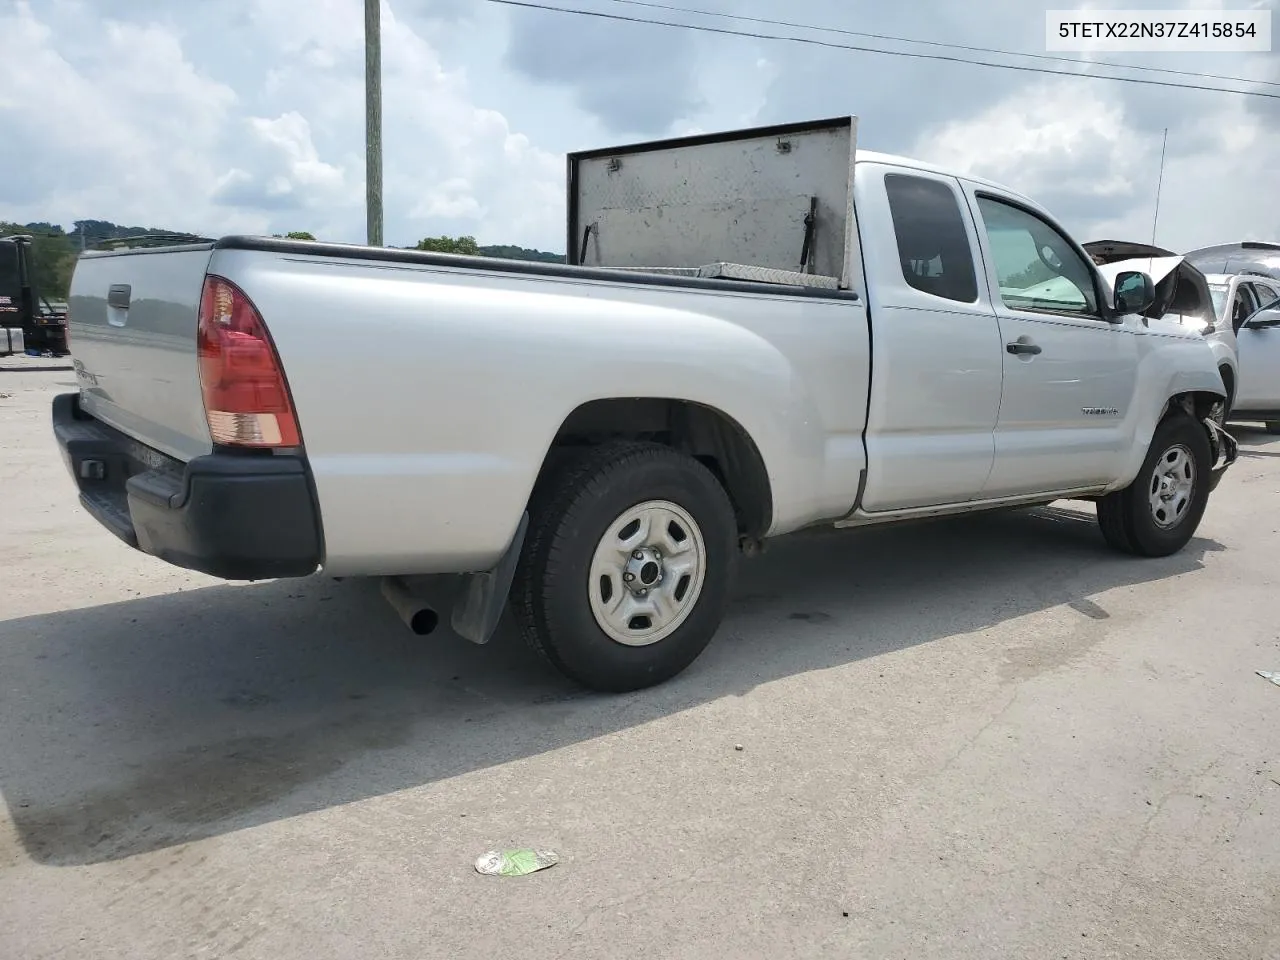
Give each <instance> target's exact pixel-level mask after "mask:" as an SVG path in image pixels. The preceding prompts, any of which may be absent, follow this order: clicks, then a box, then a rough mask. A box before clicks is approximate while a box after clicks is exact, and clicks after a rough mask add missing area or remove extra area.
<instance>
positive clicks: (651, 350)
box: [53, 118, 1235, 690]
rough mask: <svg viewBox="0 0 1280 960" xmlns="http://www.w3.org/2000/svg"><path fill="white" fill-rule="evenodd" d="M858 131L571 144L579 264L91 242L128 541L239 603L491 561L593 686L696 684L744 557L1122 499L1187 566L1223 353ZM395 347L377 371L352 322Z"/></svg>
mask: <svg viewBox="0 0 1280 960" xmlns="http://www.w3.org/2000/svg"><path fill="white" fill-rule="evenodd" d="M856 129H857V126H856V121H855V120H854V119H853V118H842V119H837V120H830V121H821V122H816V123H809V124H797V125H789V126H785V127H774V128H764V129H755V130H747V131H739V132H735V133H730V134H722V135H714V136H705V137H694V138H687V139H682V140H673V141H663V142H659V143H650V144H643V145H638V146H629V147H620V148H616V149H609V150H598V151H591V152H587V153H580V154H572V155H570V157H569V196H568V205H569V218H568V220H569V222H568V248H569V261H570V263H569V264H567V265H559V264H531V263H517V262H508V261H497V260H486V259H480V258H470V257H458V256H450V255H443V254H432V253H421V252H414V251H406V250H393V249H371V248H366V247H360V246H347V245H339V244H327V243H308V242H296V241H287V240H278V239H265V238H255V237H226V238H223V239H221V240H218V241H216V242H212V243H202V244H188V245H184V246H181V247H176V248H172V249H167V250H165V249H159V250H156V249H150V250H141V251H117V252H109V253H89V254H86V255H85V256H83V257H82V258H81V260H80V262H79V264H78V266H77V268H76V271H75V276H74V280H73V284H72V292H71V318H72V329H73V334H74V335H73V337H72V340H71V342H72V344H73V352H74V360H75V367H76V371H77V375H78V377H79V383H80V389H79V391H78V392H77V393H71V394H64V395H62V396H59V397H58V398H56V400H55V402H54V408H53V428H54V432H55V434H56V436H57V439H58V442H59V444H60V446H61V449H62V451H63V454H64V457H65V460H66V463H67V465H68V467H69V469H70V472H71V475H72V477H73V478H74V479H75V482H76V483H77V485H78V486H79V490H80V499H81V502H82V503H83V504H84V506H85V507H86V508H87V509H88V510H89V511H90V512H91V513H92V514H93V515H94V516H95V517H97V518H98V519H99V520H100V521H101V522H102V523H103V525H105V526H106V527H107V528H108V529H110V530H112V531H113V532H114V533H115V534H117V535H118V536H119V537H120V538H121V539H123V540H124V541H125V542H126V543H128V544H130V545H132V546H135V547H137V548H139V549H141V550H144V551H146V552H147V553H150V554H153V555H154V556H157V557H159V558H161V559H163V560H167V561H169V562H170V563H174V564H178V565H180V566H184V567H189V568H192V569H196V570H202V571H205V572H207V573H210V574H213V575H214V576H218V577H222V578H226V579H261V578H273V577H293V576H306V575H310V574H313V573H317V572H321V573H323V574H326V575H330V576H336V575H348V576H350V575H369V576H380V577H383V578H385V579H384V587H385V592H386V593H387V595H388V597H389V599H390V600H391V601H392V602H393V604H394V605H395V606H396V607H397V609H398V610H399V611H400V612H401V614H402V616H403V617H404V619H405V620H406V622H408V623H409V624H410V625H411V626H413V627H414V628H415V629H417V630H419V631H420V632H425V631H427V630H429V629H431V628H432V627H433V626H434V625H435V620H436V615H435V613H434V611H433V610H432V609H430V608H429V607H428V606H427V605H426V602H425V601H423V600H422V599H421V598H419V597H416V596H415V595H414V594H413V592H412V591H411V590H410V589H409V584H410V581H407V580H406V579H405V577H406V576H408V575H416V574H457V575H460V584H459V587H460V589H459V591H458V600H457V603H456V605H455V606H454V608H453V610H452V618H451V622H452V626H453V628H454V630H455V631H456V632H457V633H459V634H461V635H463V636H465V637H467V638H468V639H471V640H473V641H475V642H480V643H483V642H485V641H486V640H488V639H489V636H490V635H491V633H492V631H493V628H494V625H495V623H496V621H497V619H498V615H499V613H500V612H501V610H502V609H503V606H504V604H505V603H507V602H508V601H509V604H510V607H511V609H512V610H513V611H514V614H515V617H516V619H517V620H518V622H519V624H520V626H521V628H522V630H523V633H524V635H525V637H526V638H527V639H528V640H529V642H530V643H531V644H532V645H533V646H534V647H535V648H536V649H538V650H539V651H540V652H541V653H543V654H544V655H545V656H546V657H547V658H548V659H549V660H550V661H551V663H553V664H554V665H555V666H557V667H558V668H560V669H561V670H562V671H564V672H565V673H566V674H568V675H569V676H571V677H573V678H575V679H576V680H578V681H579V682H581V683H583V684H586V685H588V686H591V687H594V688H597V689H602V690H627V689H635V688H639V687H643V686H646V685H649V684H653V683H657V682H660V681H662V680H664V679H667V678H669V677H671V676H673V675H675V674H677V673H679V672H680V671H681V670H683V669H684V668H685V667H686V666H688V665H689V664H690V663H691V662H692V661H693V660H694V659H695V658H696V657H697V656H698V654H699V653H700V652H701V651H702V650H703V648H704V647H705V646H706V644H707V643H708V642H709V641H710V639H711V637H712V635H713V634H714V633H715V632H716V629H717V627H718V626H719V624H720V621H721V618H722V615H723V613H724V610H725V606H726V603H727V600H728V597H729V589H730V584H731V581H732V577H733V572H734V568H735V563H736V559H737V556H738V554H739V553H742V552H746V553H752V552H754V551H755V550H756V549H757V548H758V547H759V545H760V544H761V542H762V541H764V540H766V539H767V538H770V537H776V536H779V535H782V534H786V533H789V532H791V531H795V530H799V529H801V528H804V527H811V526H816V525H835V526H840V527H856V526H860V525H864V524H873V523H884V522H891V521H897V520H907V519H912V518H919V517H926V516H935V515H943V514H952V513H958V512H964V511H973V510H985V509H991V508H999V507H1007V506H1011V505H1022V504H1039V503H1047V502H1051V501H1053V500H1056V499H1060V498H1075V499H1085V500H1095V501H1096V502H1097V504H1098V516H1099V520H1100V523H1101V528H1102V533H1103V535H1104V536H1105V539H1106V540H1107V542H1108V543H1110V544H1111V545H1112V546H1113V547H1115V548H1117V549H1119V550H1123V551H1126V552H1129V553H1133V554H1138V555H1142V556H1161V555H1166V554H1169V553H1172V552H1174V551H1177V550H1179V549H1180V548H1181V547H1182V546H1183V545H1184V544H1186V543H1187V541H1188V540H1189V539H1190V538H1191V536H1192V535H1193V533H1194V532H1195V530H1196V527H1197V525H1198V524H1199V523H1200V519H1201V516H1202V514H1203V512H1204V510H1205V505H1206V502H1207V500H1208V497H1209V493H1210V491H1211V490H1212V489H1213V487H1214V485H1215V484H1216V483H1217V481H1218V479H1219V478H1220V475H1221V472H1222V470H1224V469H1226V467H1227V466H1228V465H1229V464H1230V463H1231V461H1232V460H1233V459H1234V457H1235V444H1234V442H1233V441H1232V440H1231V438H1230V437H1229V436H1227V435H1226V434H1225V433H1223V432H1222V431H1221V430H1220V429H1218V427H1217V426H1216V424H1215V423H1214V422H1213V421H1212V420H1211V419H1210V416H1209V414H1210V411H1211V409H1212V408H1213V406H1214V405H1215V404H1218V403H1221V402H1222V401H1223V399H1224V391H1223V383H1222V379H1221V377H1220V376H1219V374H1218V369H1217V367H1216V365H1215V363H1214V359H1213V355H1212V353H1211V352H1210V349H1209V347H1208V345H1207V344H1206V343H1205V341H1204V339H1203V338H1202V337H1200V336H1199V335H1198V334H1197V333H1195V332H1194V331H1189V330H1187V329H1186V328H1184V327H1181V326H1179V325H1176V324H1161V323H1159V322H1152V321H1149V320H1146V319H1144V318H1143V317H1142V316H1141V312H1142V311H1143V310H1144V309H1145V308H1146V307H1148V306H1149V305H1150V303H1151V300H1152V296H1153V288H1152V283H1151V280H1150V278H1149V277H1147V276H1146V275H1144V274H1142V273H1127V274H1122V275H1120V276H1118V277H1117V278H1116V290H1115V293H1114V294H1112V293H1111V291H1110V288H1109V286H1108V284H1107V283H1105V282H1104V281H1103V279H1102V278H1101V276H1100V275H1099V273H1098V271H1097V270H1096V269H1095V266H1094V264H1093V263H1092V262H1091V261H1090V259H1089V257H1088V256H1087V255H1086V254H1085V252H1084V251H1083V249H1082V248H1081V247H1080V245H1079V244H1078V243H1076V242H1075V241H1074V240H1072V239H1071V238H1070V237H1069V236H1068V235H1067V233H1066V231H1064V230H1063V229H1062V228H1061V227H1060V226H1059V225H1058V224H1057V222H1056V221H1055V220H1054V218H1053V217H1052V216H1050V215H1049V214H1048V213H1047V212H1046V211H1045V210H1043V209H1042V208H1041V207H1039V206H1038V205H1037V204H1035V203H1034V202H1033V201H1031V200H1029V199H1027V198H1026V197H1023V196H1020V195H1019V194H1016V193H1014V192H1012V191H1010V190H1008V189H1006V188H1004V187H1000V186H998V185H996V184H993V183H988V182H985V181H981V180H977V179H974V178H970V177H965V176H957V175H955V174H953V173H949V172H948V171H945V170H941V169H938V168H935V167H932V166H929V165H926V164H922V163H917V162H915V161H911V160H904V159H900V158H894V157H888V156H882V155H878V154H868V153H858V152H857V151H856V150H855V144H856ZM353 325H354V326H357V327H361V328H365V329H367V330H368V332H369V334H370V336H372V337H375V338H376V339H377V340H378V341H379V342H384V343H391V344H394V345H395V348H394V349H393V350H390V351H380V352H379V353H377V354H376V355H369V356H367V357H366V356H352V355H350V354H348V353H347V352H345V351H342V350H339V349H337V348H336V347H335V345H336V344H339V343H343V342H345V340H346V339H348V333H347V332H348V331H350V329H351V328H352V326H353Z"/></svg>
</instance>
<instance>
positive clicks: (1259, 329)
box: [1232, 283, 1280, 419]
mask: <svg viewBox="0 0 1280 960" xmlns="http://www.w3.org/2000/svg"><path fill="white" fill-rule="evenodd" d="M1237 304H1238V305H1239V312H1240V313H1241V314H1242V317H1241V319H1242V323H1241V326H1240V328H1239V330H1237V331H1236V348H1237V350H1238V351H1239V356H1240V383H1239V384H1238V386H1237V387H1236V399H1235V409H1236V410H1237V411H1239V412H1240V413H1245V412H1249V411H1253V412H1258V413H1269V414H1280V325H1277V326H1271V325H1270V324H1271V323H1272V322H1278V323H1280V299H1278V298H1277V296H1276V294H1275V291H1273V290H1272V289H1271V287H1270V286H1269V285H1266V286H1264V285H1263V284H1261V283H1258V284H1253V283H1241V284H1240V286H1239V289H1238V291H1237V293H1236V298H1235V302H1234V303H1233V304H1232V306H1233V307H1235V306H1236V305H1237ZM1278 419H1280V418H1278Z"/></svg>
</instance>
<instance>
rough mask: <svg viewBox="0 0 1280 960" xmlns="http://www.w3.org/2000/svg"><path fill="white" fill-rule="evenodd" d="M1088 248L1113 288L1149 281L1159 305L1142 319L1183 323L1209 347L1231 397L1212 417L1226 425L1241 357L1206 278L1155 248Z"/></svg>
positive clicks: (1109, 244)
mask: <svg viewBox="0 0 1280 960" xmlns="http://www.w3.org/2000/svg"><path fill="white" fill-rule="evenodd" d="M1084 248H1085V250H1086V251H1087V252H1088V253H1089V256H1090V257H1092V258H1093V262H1094V263H1096V264H1098V269H1099V270H1100V271H1101V273H1102V275H1103V277H1104V278H1105V279H1106V280H1107V282H1108V283H1109V284H1113V285H1114V283H1115V279H1116V277H1117V276H1119V275H1120V274H1122V273H1126V272H1130V271H1134V270H1140V271H1143V272H1145V273H1147V274H1148V275H1149V276H1150V277H1151V280H1152V282H1153V283H1154V284H1155V299H1154V300H1153V301H1152V303H1151V305H1150V306H1149V307H1147V309H1146V310H1144V311H1143V312H1142V315H1143V316H1144V317H1146V318H1148V319H1152V320H1167V321H1173V322H1175V323H1179V324H1181V325H1182V326H1184V327H1186V328H1187V329H1189V330H1194V331H1195V332H1197V333H1199V334H1200V335H1201V336H1203V337H1204V338H1205V339H1206V340H1208V341H1209V348H1210V349H1211V350H1212V351H1213V357H1214V362H1215V363H1216V364H1217V365H1218V373H1219V375H1220V376H1221V377H1222V383H1223V386H1224V387H1225V388H1226V393H1227V399H1226V400H1225V401H1224V402H1223V403H1222V404H1221V405H1220V406H1219V407H1218V408H1217V409H1216V410H1215V411H1214V419H1215V420H1216V421H1217V422H1218V423H1219V424H1220V425H1224V424H1225V423H1226V422H1227V417H1228V411H1229V408H1230V406H1231V404H1232V402H1233V399H1234V397H1235V385H1236V384H1237V383H1239V380H1240V371H1239V357H1238V355H1237V351H1236V337H1235V333H1234V332H1233V331H1232V329H1231V325H1230V324H1226V323H1220V322H1219V313H1220V310H1219V307H1218V304H1217V300H1216V299H1215V294H1214V292H1213V290H1212V288H1211V287H1210V284H1209V281H1208V278H1207V277H1205V275H1204V274H1203V273H1201V272H1200V270H1199V269H1197V268H1196V267H1195V266H1193V265H1192V264H1190V263H1188V262H1187V260H1186V258H1185V257H1183V256H1182V255H1180V254H1177V253H1174V252H1173V251H1171V250H1165V249H1163V248H1161V247H1156V246H1152V245H1151V244H1146V243H1134V242H1130V241H1118V240H1096V241H1094V242H1092V243H1086V244H1085V245H1084Z"/></svg>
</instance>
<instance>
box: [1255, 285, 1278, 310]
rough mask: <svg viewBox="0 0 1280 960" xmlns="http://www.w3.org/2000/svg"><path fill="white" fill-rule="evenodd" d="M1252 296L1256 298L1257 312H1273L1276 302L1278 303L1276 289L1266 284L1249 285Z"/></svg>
mask: <svg viewBox="0 0 1280 960" xmlns="http://www.w3.org/2000/svg"><path fill="white" fill-rule="evenodd" d="M1249 286H1251V287H1253V293H1254V296H1255V297H1256V298H1257V301H1258V305H1257V309H1259V310H1274V309H1275V307H1276V305H1277V302H1280V293H1277V292H1276V288H1275V287H1272V286H1271V285H1270V284H1267V283H1251V284H1249Z"/></svg>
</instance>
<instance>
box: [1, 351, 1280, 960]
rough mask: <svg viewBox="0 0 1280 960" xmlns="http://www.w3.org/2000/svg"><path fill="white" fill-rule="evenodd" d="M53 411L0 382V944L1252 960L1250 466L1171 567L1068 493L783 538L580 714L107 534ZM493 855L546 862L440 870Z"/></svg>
mask: <svg viewBox="0 0 1280 960" xmlns="http://www.w3.org/2000/svg"><path fill="white" fill-rule="evenodd" d="M73 386H74V385H73V383H72V381H71V377H70V375H69V374H66V373H60V372H56V371H52V372H50V371H43V372H20V373H14V372H12V371H11V369H10V368H8V367H6V368H5V369H4V370H0V394H7V396H0V451H2V456H0V491H2V492H3V502H4V507H3V509H4V511H5V513H4V520H3V523H2V524H0V731H3V736H0V797H2V799H3V804H2V805H0V957H4V958H5V960H52V958H62V957H66V958H75V960H98V958H128V960H149V958H157V960H159V958H166V960H167V958H170V957H199V956H209V957H235V958H263V960H268V958H269V960H292V958H298V960H329V958H335V960H336V958H343V960H345V958H350V957H362V958H363V957H379V958H394V960H401V958H403V960H421V958H424V957H449V958H462V957H473V956H475V957H479V956H492V955H494V954H496V953H516V952H518V954H519V955H520V956H521V957H524V958H530V960H538V958H552V957H564V958H597V957H601V956H609V957H631V956H641V955H643V956H646V957H654V958H668V957H670V958H699V960H701V958H706V957H732V958H734V960H737V958H750V957H761V958H764V957H769V958H773V957H779V956H785V957H833V958H848V957H860V956H865V957H876V958H879V957H886V958H887V957H907V958H910V960H930V958H938V960H943V958H945V960H955V958H967V957H972V958H975V960H976V958H982V960H987V958H992V957H1037V958H1039V957H1044V958H1058V957H1068V958H1104V957H1107V958H1111V957H1126V958H1127V957H1134V958H1144V960H1145V958H1151V957H1159V958H1161V960H1176V958H1187V960H1215V958H1231V960H1237V958H1244V960H1277V958H1280V934H1278V933H1277V931H1278V930H1280V922H1278V921H1280V830H1278V829H1277V818H1278V817H1280V760H1277V759H1276V757H1277V753H1276V731H1277V730H1280V688H1277V687H1275V686H1274V685H1272V684H1269V683H1267V682H1265V681H1264V680H1262V679H1260V678H1258V677H1257V676H1255V675H1254V670H1256V669H1277V668H1280V626H1277V621H1276V616H1275V613H1274V609H1275V606H1274V605H1275V603H1276V599H1275V598H1276V597H1277V595H1278V591H1277V586H1278V585H1280V536H1278V535H1277V531H1278V530H1280V522H1277V521H1276V520H1275V519H1274V518H1275V517H1277V516H1280V513H1278V512H1277V508H1278V507H1280V463H1278V462H1277V460H1276V458H1275V457H1263V456H1243V457H1241V460H1240V462H1239V463H1238V464H1237V465H1236V466H1235V467H1234V468H1233V470H1232V471H1231V473H1230V474H1228V476H1227V478H1226V479H1225V480H1224V481H1223V483H1222V486H1221V487H1220V488H1219V490H1218V491H1217V492H1216V493H1215V495H1214V497H1213V499H1212V500H1211V503H1210V507H1209V511H1208V514H1207V515H1206V518H1205V521H1204V523H1203V525H1202V527H1201V530H1200V534H1199V536H1198V538H1197V539H1196V540H1195V541H1194V542H1193V543H1192V544H1191V546H1190V547H1188V549H1187V550H1186V551H1185V552H1183V553H1182V554H1180V555H1178V556H1177V557H1171V558H1168V559H1165V560H1158V561H1150V562H1144V561H1135V560H1130V559H1126V558H1122V557H1117V556H1114V555H1112V554H1110V553H1108V552H1107V551H1106V549H1105V548H1104V547H1103V546H1102V543H1101V540H1100V538H1099V536H1098V534H1097V531H1096V528H1095V525H1094V523H1093V521H1092V511H1091V510H1090V509H1089V508H1088V507H1087V506H1085V505H1080V504H1058V505H1056V506H1055V507H1053V508H1050V509H1046V510H1039V511H1030V512H1023V513H1008V514H1002V515H999V516H990V517H985V518H968V519H962V520H956V521H946V522H940V523H936V524H919V525H912V526H910V527H903V528H898V529H891V528H885V529H874V530H866V531H861V532H855V533H849V534H839V535H831V534H818V535H812V536H804V537H798V538H793V539H791V540H788V541H783V542H780V543H778V544H776V545H775V546H774V547H772V548H771V550H770V552H769V553H768V554H767V555H766V556H764V557H762V558H760V559H758V560H754V561H751V562H750V563H747V564H745V565H744V572H743V578H742V583H741V584H740V586H739V589H738V593H737V595H738V600H737V602H736V603H735V604H734V607H733V609H732V611H731V614H730V616H729V619H728V621H727V622H726V624H725V626H724V629H723V630H722V631H721V633H720V635H719V636H718V638H717V639H716V641H715V642H714V643H713V645H712V646H711V648H710V649H709V650H708V651H707V653H706V655H704V657H703V658H702V659H701V660H699V662H698V663H697V664H695V665H694V667H693V668H692V669H691V670H690V671H689V672H688V673H687V674H686V675H684V676H682V677H681V678H679V679H678V680H676V681H675V682H673V683H671V684H668V685H666V686H663V687H661V688H658V689H655V690H651V691H647V692H644V693H641V694H636V695H629V696H624V697H600V696H595V695H591V694H586V693H583V692H581V691H579V690H576V689H574V688H572V687H570V686H568V685H567V684H565V683H564V682H563V681H561V680H559V679H558V678H557V677H555V676H554V675H552V674H551V673H549V672H548V671H546V670H545V669H543V668H542V667H541V666H540V665H539V664H538V662H537V661H536V660H535V659H534V658H532V657H531V656H530V655H528V654H526V653H525V652H524V651H523V650H522V649H521V648H520V647H519V645H518V643H516V642H515V638H514V637H513V636H512V634H511V632H510V630H509V629H507V628H504V629H503V630H502V632H501V633H500V635H499V636H498V637H497V638H496V639H495V641H494V642H493V643H492V644H491V645H490V646H489V647H485V648H480V647H474V646H471V645H468V644H465V643H463V642H461V641H456V640H454V639H451V638H449V637H448V636H442V637H432V638H430V639H429V640H428V641H425V642H424V641H423V640H421V639H419V638H415V637H413V636H411V635H409V634H408V633H407V631H405V630H404V628H403V627H402V626H401V625H400V624H399V622H398V621H397V620H396V619H395V617H394V615H393V614H392V613H391V612H390V610H389V609H388V608H387V607H386V605H385V604H384V603H383V602H382V601H381V599H380V598H379V596H378V592H377V590H376V588H375V587H374V586H373V585H371V584H368V583H362V582H359V581H344V582H342V583H332V582H328V581H323V580H309V581H295V582H280V583H267V584H255V585H226V584H222V583H220V582H217V581H213V580H210V579H208V578H204V577H200V576H197V575H193V574H187V573H184V572H182V571H178V570H175V569H173V568H169V567H166V566H165V565H164V564H161V563H159V562H158V561H154V560H151V559H149V558H147V557H143V556H141V555H139V554H136V553H133V552H131V551H129V550H128V549H127V548H125V547H123V546H122V545H121V544H119V543H118V542H117V541H115V540H114V539H113V538H112V537H111V536H110V535H109V534H107V533H105V532H104V531H102V530H101V529H99V528H98V527H97V525H96V524H95V523H93V521H91V520H89V519H88V518H87V517H86V516H85V515H84V514H83V513H82V512H81V511H80V509H79V508H78V507H77V506H76V504H75V499H74V496H73V493H72V487H71V483H70V481H69V480H68V479H67V478H66V477H65V476H64V474H63V467H62V464H61V462H60V460H59V458H58V456H57V454H56V451H55V450H54V449H53V446H52V442H51V440H50V438H49V436H48V402H49V399H50V397H51V396H52V394H53V393H54V392H55V391H57V390H59V389H71V388H73ZM1240 436H1241V440H1242V447H1243V449H1244V450H1245V451H1246V452H1248V453H1274V452H1276V451H1280V438H1271V437H1268V436H1266V435H1264V434H1260V433H1251V432H1241V434H1240ZM735 744H741V745H742V746H743V749H742V750H741V751H737V750H735V749H734V746H735ZM517 844H519V845H534V846H539V847H549V848H551V849H554V850H556V851H557V852H559V854H560V856H561V863H560V864H559V865H557V866H556V867H554V868H552V869H550V870H547V871H544V872H542V873H539V874H535V875H533V876H530V877H526V878H520V879H499V878H491V877H481V876H479V875H477V874H476V873H475V872H474V870H473V869H472V863H473V861H474V860H475V858H476V857H477V856H478V855H479V854H481V853H483V852H484V851H485V850H488V849H492V848H498V847H504V846H510V845H517Z"/></svg>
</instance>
